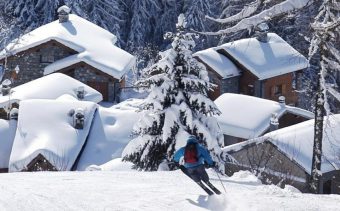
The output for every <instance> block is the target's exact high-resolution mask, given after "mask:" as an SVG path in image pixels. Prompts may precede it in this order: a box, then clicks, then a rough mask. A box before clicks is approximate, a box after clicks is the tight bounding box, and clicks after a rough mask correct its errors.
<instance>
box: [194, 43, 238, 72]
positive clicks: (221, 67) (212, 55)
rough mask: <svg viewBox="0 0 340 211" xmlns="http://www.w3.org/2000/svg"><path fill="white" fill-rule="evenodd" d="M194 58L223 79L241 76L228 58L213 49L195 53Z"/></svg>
mask: <svg viewBox="0 0 340 211" xmlns="http://www.w3.org/2000/svg"><path fill="white" fill-rule="evenodd" d="M194 56H195V57H198V58H199V59H200V60H201V61H202V62H203V63H205V64H206V65H208V66H209V67H211V68H212V69H213V70H214V71H216V72H217V73H218V74H219V75H220V76H221V77H222V78H231V77H235V76H239V75H240V73H239V71H238V68H237V67H236V66H235V64H234V63H233V62H232V61H230V60H229V59H228V58H227V57H226V56H224V55H222V54H220V53H218V52H216V51H215V50H214V49H213V48H209V49H206V50H203V51H199V52H197V53H195V54H194Z"/></svg>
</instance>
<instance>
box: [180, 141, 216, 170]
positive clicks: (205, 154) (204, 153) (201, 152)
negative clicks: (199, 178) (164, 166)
mask: <svg viewBox="0 0 340 211" xmlns="http://www.w3.org/2000/svg"><path fill="white" fill-rule="evenodd" d="M190 143H195V144H196V148H197V157H198V161H197V162H196V163H184V167H185V168H195V167H197V166H199V165H203V164H204V161H205V162H207V163H208V164H209V165H212V164H213V160H212V158H211V156H210V154H209V151H208V150H207V149H206V148H204V147H202V146H201V145H200V144H199V143H198V142H197V139H196V138H195V137H194V136H190V137H189V138H188V141H187V145H188V144H190ZM184 152H185V147H182V148H180V149H179V150H177V151H176V152H175V155H174V161H175V162H176V163H179V161H180V160H181V158H182V157H184Z"/></svg>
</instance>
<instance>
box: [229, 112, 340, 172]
mask: <svg viewBox="0 0 340 211" xmlns="http://www.w3.org/2000/svg"><path fill="white" fill-rule="evenodd" d="M266 140H268V141H271V142H272V143H273V144H275V145H276V146H277V147H278V148H279V150H280V151H281V152H283V153H285V154H286V155H287V156H288V157H289V158H290V159H293V160H294V161H296V162H297V163H298V164H300V166H302V167H303V168H304V170H305V171H306V172H309V173H310V172H311V167H312V154H313V144H314V119H313V120H308V121H305V122H302V123H299V124H296V125H292V126H289V127H286V128H282V129H279V130H276V131H273V132H271V133H268V134H266V135H264V136H263V137H260V138H255V139H253V140H249V141H246V142H242V143H239V144H234V145H230V146H227V147H225V148H224V149H223V150H225V151H231V150H233V151H238V150H240V149H242V148H243V147H244V146H247V145H249V144H254V143H262V142H263V141H266ZM322 154H323V157H322V163H321V171H322V172H329V171H333V170H339V169H340V159H339V156H340V114H335V115H331V116H329V119H328V120H327V117H325V120H324V135H323V141H322Z"/></svg>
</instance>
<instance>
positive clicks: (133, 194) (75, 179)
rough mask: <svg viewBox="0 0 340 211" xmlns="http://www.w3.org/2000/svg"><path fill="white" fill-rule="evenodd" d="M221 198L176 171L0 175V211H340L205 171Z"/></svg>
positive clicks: (325, 202) (247, 179)
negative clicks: (218, 176) (219, 178)
mask: <svg viewBox="0 0 340 211" xmlns="http://www.w3.org/2000/svg"><path fill="white" fill-rule="evenodd" d="M209 174H210V177H211V182H212V183H213V184H214V185H215V186H216V187H217V188H219V189H220V190H221V191H222V192H223V193H222V195H213V196H207V194H206V193H205V192H204V191H203V190H201V188H200V187H199V186H198V185H197V184H195V183H194V182H193V181H191V180H190V179H189V178H188V177H187V176H185V175H184V174H182V173H181V172H180V171H174V172H138V171H128V172H103V171H98V172H36V173H9V174H0V181H2V182H1V184H0V210H2V211H7V210H8V211H12V210H23V211H25V210H30V211H31V210H33V211H35V210H77V211H79V210H105V211H106V210H195V211H196V210H197V211H200V210H217V211H218V210H266V211H267V210H308V211H309V210H328V211H330V210H340V208H339V206H338V205H339V201H340V196H338V195H312V194H301V193H296V192H294V191H293V190H290V189H280V188H278V187H276V186H274V185H261V184H260V183H258V182H256V181H254V178H253V177H251V176H249V175H248V176H247V175H246V176H244V175H243V177H242V175H241V177H237V176H234V177H221V178H222V181H223V184H224V186H225V187H226V191H227V192H226V193H224V189H223V187H222V186H221V183H220V181H219V180H218V178H217V176H216V174H215V173H214V172H212V171H209Z"/></svg>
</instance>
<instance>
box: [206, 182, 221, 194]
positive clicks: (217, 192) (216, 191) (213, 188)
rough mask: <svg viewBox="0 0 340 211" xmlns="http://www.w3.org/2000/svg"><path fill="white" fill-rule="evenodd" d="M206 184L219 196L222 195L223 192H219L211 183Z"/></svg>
mask: <svg viewBox="0 0 340 211" xmlns="http://www.w3.org/2000/svg"><path fill="white" fill-rule="evenodd" d="M206 184H207V185H208V186H209V188H211V190H213V191H214V192H215V193H216V194H217V195H220V194H221V191H220V190H218V189H217V188H216V187H215V186H214V185H213V184H211V183H210V182H209V181H208V182H206Z"/></svg>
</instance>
